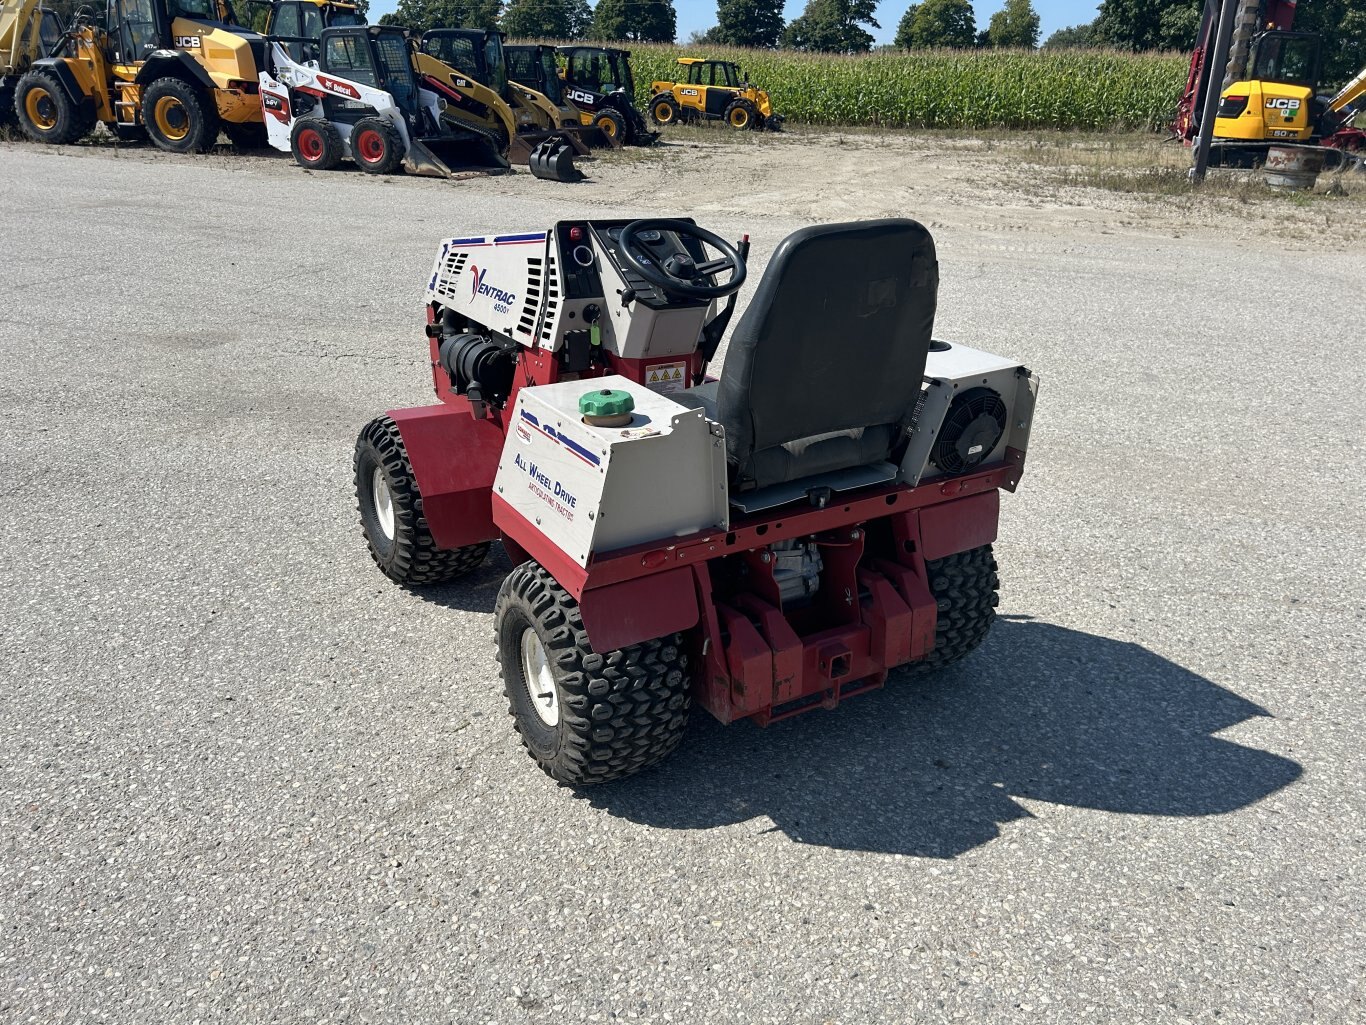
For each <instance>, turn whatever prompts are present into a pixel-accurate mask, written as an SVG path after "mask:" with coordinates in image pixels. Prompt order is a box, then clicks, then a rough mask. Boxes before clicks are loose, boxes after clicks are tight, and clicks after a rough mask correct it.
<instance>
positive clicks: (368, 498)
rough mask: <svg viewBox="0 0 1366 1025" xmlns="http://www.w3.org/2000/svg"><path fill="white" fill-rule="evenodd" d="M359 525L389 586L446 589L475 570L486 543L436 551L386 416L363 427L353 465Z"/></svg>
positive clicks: (409, 470) (414, 484) (405, 455)
mask: <svg viewBox="0 0 1366 1025" xmlns="http://www.w3.org/2000/svg"><path fill="white" fill-rule="evenodd" d="M353 466H354V468H355V471H356V502H357V505H358V506H359V508H360V525H361V530H362V531H363V532H364V534H365V542H366V544H367V545H368V546H369V548H370V556H371V557H372V558H373V559H374V560H375V565H377V566H379V568H380V569H381V570H382V571H383V572H384V575H385V576H387V577H388V578H389V579H390V580H392V581H394V582H395V583H399V584H403V585H404V586H421V585H423V584H444V583H446V582H447V581H449V580H454V579H455V578H456V577H459V576H463V575H464V574H466V573H468V572H470V571H471V570H473V569H477V568H478V567H479V565H480V563H482V562H483V561H484V559H485V557H486V556H487V555H488V553H489V545H488V542H487V541H482V542H480V543H479V544H473V545H466V546H465V547H463V548H439V547H437V544H436V541H435V540H434V539H433V538H432V532H431V530H430V528H428V526H427V518H426V517H425V516H424V515H423V514H422V493H421V492H420V491H419V490H418V488H417V478H416V477H415V476H414V475H413V464H412V463H410V462H409V461H408V450H407V449H406V448H405V447H404V445H403V437H402V435H400V434H399V432H398V425H397V424H396V423H394V421H393V420H392V419H391V418H390V417H387V416H380V417H376V418H375V419H374V420H371V421H370V422H369V423H368V424H366V425H365V428H364V430H362V431H361V432H360V437H359V438H357V439H356V454H355V459H354V461H353Z"/></svg>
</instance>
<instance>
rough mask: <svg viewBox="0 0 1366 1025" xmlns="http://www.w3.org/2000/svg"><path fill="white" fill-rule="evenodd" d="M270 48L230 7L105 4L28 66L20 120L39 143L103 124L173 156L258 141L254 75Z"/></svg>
mask: <svg viewBox="0 0 1366 1025" xmlns="http://www.w3.org/2000/svg"><path fill="white" fill-rule="evenodd" d="M264 53H265V40H264V39H263V38H262V37H261V36H260V35H258V34H257V33H255V32H252V31H251V30H250V29H247V28H244V27H242V25H241V23H240V22H239V21H238V18H237V13H236V11H235V10H234V9H233V6H232V3H231V0H107V6H106V10H105V16H104V18H103V19H102V20H101V19H97V18H96V17H95V16H93V15H92V14H90V13H88V9H85V10H83V11H81V12H79V13H78V14H77V16H76V18H75V20H74V21H73V22H72V25H71V27H70V28H69V29H68V30H67V32H66V35H65V38H64V41H63V43H62V44H61V46H60V47H59V49H58V51H57V52H56V53H55V54H53V55H52V56H47V57H42V58H40V59H38V60H35V61H33V62H32V65H31V67H30V69H29V70H28V71H27V72H25V73H24V75H23V76H22V77H21V78H20V79H19V82H18V84H17V86H16V88H15V99H14V104H15V113H16V115H17V117H18V120H19V127H20V129H22V130H23V132H24V134H25V135H27V136H28V137H29V138H31V139H33V140H34V141H36V142H48V143H72V142H76V141H77V140H79V139H81V138H82V137H84V136H85V135H87V134H88V133H89V132H90V131H91V130H92V129H93V128H94V127H95V125H96V124H98V123H103V124H105V125H107V126H108V127H109V128H110V129H111V130H112V131H113V132H115V134H117V135H118V136H119V137H121V138H125V139H128V138H139V137H142V136H143V135H144V134H145V136H146V137H148V138H150V139H151V140H152V142H153V143H154V144H155V145H157V146H158V147H160V148H161V149H164V150H168V151H170V152H173V153H193V152H204V151H206V150H208V149H209V148H210V147H211V146H213V144H214V143H215V142H216V141H217V139H218V133H219V131H220V130H222V131H223V132H225V133H226V134H227V135H228V137H229V138H230V139H232V140H233V141H234V142H238V141H243V142H254V141H256V140H258V139H259V137H260V135H261V132H262V128H261V126H262V119H261V103H260V98H259V95H258V84H257V69H258V68H259V67H260V65H261V63H262V60H263V59H264Z"/></svg>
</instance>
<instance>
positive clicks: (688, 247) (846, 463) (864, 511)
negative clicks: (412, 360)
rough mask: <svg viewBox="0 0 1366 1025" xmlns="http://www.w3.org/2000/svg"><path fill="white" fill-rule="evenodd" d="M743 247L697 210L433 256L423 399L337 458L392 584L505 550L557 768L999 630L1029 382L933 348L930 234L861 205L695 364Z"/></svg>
mask: <svg viewBox="0 0 1366 1025" xmlns="http://www.w3.org/2000/svg"><path fill="white" fill-rule="evenodd" d="M709 250H710V251H709ZM748 250H749V242H748V236H746V237H745V239H742V240H741V241H740V242H738V243H731V242H729V241H727V240H725V239H724V238H722V237H720V236H718V235H716V234H714V233H712V232H710V231H707V230H704V229H703V228H701V227H699V226H697V225H696V224H695V223H693V222H692V221H691V220H660V219H650V220H637V221H626V220H598V219H591V220H568V221H561V222H559V223H557V224H555V225H554V226H553V227H551V228H550V229H549V230H541V231H531V232H525V233H517V234H502V235H489V236H477V237H463V238H452V239H449V240H447V241H446V242H444V243H443V244H442V245H441V249H440V252H439V254H438V255H437V258H436V262H435V265H434V266H433V268H432V271H431V274H430V277H429V278H428V281H427V289H426V311H427V327H426V334H427V339H428V348H429V355H430V359H431V367H432V377H433V380H434V382H435V386H436V397H437V401H436V402H435V403H434V404H432V405H427V406H419V407H416V408H410V409H395V410H391V411H390V412H388V413H387V414H385V415H383V416H380V417H378V418H377V419H375V420H373V421H372V422H371V423H369V424H368V425H367V426H366V427H365V428H364V429H363V430H362V431H361V433H360V437H359V438H358V440H357V442H356V449H355V460H354V470H355V483H356V495H357V499H358V501H359V506H360V518H361V524H362V529H363V532H364V535H365V538H366V540H367V542H368V545H369V548H370V553H371V555H372V556H373V558H374V560H375V562H376V563H378V565H379V567H380V569H381V570H383V572H384V573H386V574H387V575H388V576H389V577H390V578H392V579H393V580H395V581H397V582H399V583H400V584H404V585H408V586H418V585H427V584H438V583H443V582H446V581H449V580H452V579H453V578H455V577H457V576H459V575H461V574H463V573H467V572H469V571H470V570H472V569H474V568H475V567H477V566H479V565H480V564H481V563H482V562H483V561H484V559H485V557H486V556H487V554H488V552H489V547H490V544H491V543H493V542H495V541H500V542H501V544H502V548H503V550H504V551H505V552H506V553H507V556H508V558H509V560H510V561H511V563H512V566H513V569H512V571H511V573H510V574H509V575H508V577H507V578H506V580H504V582H503V585H502V589H501V591H500V592H499V595H498V600H497V604H496V608H495V612H494V633H495V639H496V645H497V657H498V662H499V665H500V667H501V674H502V680H503V685H504V691H505V693H506V696H507V699H508V703H509V707H510V711H511V714H512V717H513V720H514V724H515V727H516V729H517V731H518V732H519V734H520V735H521V738H522V741H523V743H524V744H525V746H526V748H527V750H528V751H529V752H530V753H531V755H532V757H533V758H534V759H535V760H536V761H537V762H538V763H539V764H540V766H541V767H542V768H543V769H544V770H545V771H546V772H547V773H548V774H549V775H550V776H551V777H553V778H554V779H556V780H558V781H560V782H562V783H567V784H575V785H577V784H583V783H594V782H602V781H606V780H611V779H615V778H619V777H622V776H625V775H628V774H630V773H633V772H636V771H638V770H640V769H642V768H644V767H646V766H648V765H650V764H652V763H654V762H656V761H657V760H659V759H660V758H662V757H664V756H665V755H667V754H668V753H669V752H670V751H672V750H673V749H674V748H675V747H676V746H677V744H678V743H679V740H680V737H681V736H682V733H683V729H684V726H685V725H686V723H687V720H688V715H689V709H690V706H691V705H693V704H698V705H701V706H702V707H703V708H705V709H707V711H709V712H711V713H712V714H713V715H714V716H716V717H717V718H718V719H720V720H721V721H722V722H727V723H729V722H732V721H734V720H737V719H752V720H754V721H756V722H757V723H759V724H760V725H766V724H768V723H770V722H774V721H776V720H779V719H782V718H785V717H786V716H790V715H794V714H796V713H798V712H802V711H806V710H808V709H811V708H816V707H821V708H834V707H835V706H836V705H838V704H839V703H840V702H842V701H843V700H845V699H846V698H849V697H851V696H853V695H855V694H859V693H862V692H864V691H867V690H870V689H873V688H877V687H881V686H882V685H883V684H884V683H885V682H886V681H887V679H888V674H889V672H890V671H891V670H892V669H893V668H895V667H897V666H903V665H911V666H913V667H915V668H916V669H918V670H932V669H937V668H940V667H943V666H946V665H948V664H950V663H952V662H955V661H957V660H958V659H961V658H963V657H964V656H965V655H967V654H968V653H969V652H971V651H972V650H973V649H974V648H976V647H977V646H978V645H979V644H981V643H982V641H983V639H984V638H985V637H986V635H987V631H988V629H989V628H990V626H991V624H992V621H993V617H994V608H995V605H996V597H997V575H996V562H995V560H994V558H993V555H992V543H993V541H995V539H996V534H997V519H998V513H999V507H1000V493H1001V491H1003V490H1005V491H1014V490H1015V488H1016V487H1017V486H1018V485H1019V483H1020V477H1021V473H1022V472H1023V469H1024V460H1025V452H1026V449H1027V447H1028V441H1029V433H1030V427H1031V423H1032V421H1033V416H1034V405H1035V398H1036V395H1037V389H1038V381H1037V378H1036V377H1035V376H1034V375H1033V374H1031V373H1030V372H1029V371H1028V370H1027V369H1026V368H1025V367H1023V366H1021V365H1019V364H1018V363H1016V362H1015V361H1013V360H1010V359H1004V358H1002V357H1000V356H993V355H991V354H989V353H986V352H982V351H979V350H977V349H973V348H970V347H968V346H965V345H959V344H949V343H947V342H941V341H936V340H933V338H932V330H933V326H934V314H935V299H936V293H937V289H938V284H939V265H938V262H937V260H936V256H935V247H934V242H933V240H932V239H931V237H930V233H929V232H928V231H927V230H926V229H925V228H924V227H922V226H921V225H920V224H918V223H917V222H915V221H912V220H875V221H866V222H858V223H850V224H828V225H821V226H817V227H809V228H804V229H801V230H799V231H797V232H795V233H794V234H792V235H790V236H789V237H788V238H786V239H785V240H784V241H783V242H782V243H781V244H780V245H779V246H778V248H777V250H776V252H775V253H774V254H773V257H772V259H771V260H770V261H769V263H768V266H767V268H766V270H765V272H764V275H763V278H762V280H761V281H760V282H759V285H758V288H757V289H756V291H755V293H754V297H753V299H752V300H751V302H750V304H749V306H748V308H747V310H746V311H745V313H744V315H743V316H742V317H741V318H740V319H739V321H738V323H737V324H736V326H735V329H734V331H733V332H731V336H730V339H729V342H728V348H727V351H726V354H725V359H724V363H723V365H722V367H721V371H720V375H719V378H718V379H712V378H710V377H709V376H708V374H707V370H708V366H709V364H710V362H711V361H712V360H713V358H714V357H715V356H716V354H717V351H718V348H719V347H720V345H721V342H722V340H723V338H724V337H725V334H726V331H727V328H728V327H729V325H730V321H731V317H732V314H733V313H734V311H735V306H736V293H737V292H738V290H739V289H740V287H741V285H742V284H743V283H744V281H745V275H746V268H745V262H746V257H747V256H748ZM713 254H714V255H713Z"/></svg>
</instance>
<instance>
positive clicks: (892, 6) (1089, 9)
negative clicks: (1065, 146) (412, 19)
mask: <svg viewBox="0 0 1366 1025" xmlns="http://www.w3.org/2000/svg"><path fill="white" fill-rule="evenodd" d="M395 2H396V0H370V17H371V19H372V20H378V19H379V16H380V15H381V14H387V13H389V12H390V11H392V10H393V9H394V6H395ZM593 2H594V0H589V3H593ZM912 2H913V0H886V2H883V3H880V4H878V5H877V20H878V23H879V24H881V25H882V29H881V30H880V31H879V30H874V31H873V35H874V36H875V37H877V41H878V42H879V43H890V42H891V41H892V36H894V35H896V23H897V22H898V21H900V20H901V15H902V14H903V13H904V12H905V10H906V8H907V7H909V6H910V5H911V3H912ZM805 6H806V0H789V2H788V4H787V17H788V20H789V21H790V20H791V19H793V18H795V17H797V16H798V15H799V14H801V13H802V9H803V8H804V7H805ZM1004 6H1005V0H978V2H977V3H974V4H973V10H974V12H975V13H976V15H977V28H978V29H979V30H981V29H984V28H986V27H987V22H988V21H989V20H990V19H991V16H992V15H993V14H995V13H996V12H997V11H999V10H1000V9H1001V8H1002V7H1004ZM1097 6H1098V5H1097V4H1096V3H1092V2H1090V0H1034V10H1036V11H1038V12H1039V18H1040V19H1041V20H1042V22H1043V24H1042V26H1041V31H1040V35H1039V41H1040V42H1043V40H1045V39H1047V38H1048V36H1049V35H1050V34H1051V33H1052V32H1054V31H1055V30H1057V29H1060V28H1065V27H1066V26H1068V25H1081V24H1084V23H1086V22H1088V21H1091V20H1092V19H1093V18H1095V16H1096V7H1097ZM674 9H675V10H676V11H678V38H679V39H680V40H685V39H687V38H688V36H689V35H690V34H691V33H692V32H693V31H694V30H696V31H704V30H706V29H709V28H711V27H712V26H713V25H715V24H716V0H674Z"/></svg>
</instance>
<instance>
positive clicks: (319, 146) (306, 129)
mask: <svg viewBox="0 0 1366 1025" xmlns="http://www.w3.org/2000/svg"><path fill="white" fill-rule="evenodd" d="M289 146H290V149H291V150H293V152H294V162H295V163H296V164H298V165H299V166H300V167H306V168H308V170H310V171H330V170H332V168H334V167H336V166H337V165H338V164H340V163H341V159H342V155H343V154H344V153H345V152H346V150H345V147H344V146H343V145H342V137H341V132H339V131H337V126H336V125H334V124H333V123H332V122H331V121H324V120H322V119H321V118H316V117H306V118H302V119H300V120H299V121H296V122H295V123H294V131H293V133H292V134H291V135H290V139H289Z"/></svg>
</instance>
